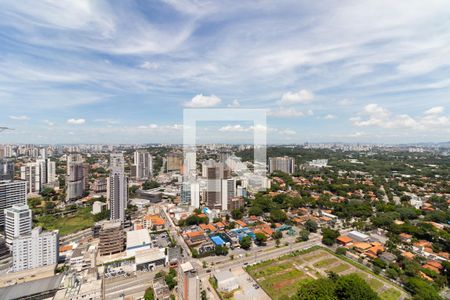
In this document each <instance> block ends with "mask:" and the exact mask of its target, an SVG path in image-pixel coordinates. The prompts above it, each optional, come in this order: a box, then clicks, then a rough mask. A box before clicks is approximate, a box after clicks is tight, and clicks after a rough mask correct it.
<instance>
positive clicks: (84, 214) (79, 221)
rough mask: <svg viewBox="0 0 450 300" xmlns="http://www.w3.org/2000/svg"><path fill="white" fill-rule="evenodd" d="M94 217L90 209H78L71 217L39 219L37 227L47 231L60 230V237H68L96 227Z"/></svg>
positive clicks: (53, 216)
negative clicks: (93, 226)
mask: <svg viewBox="0 0 450 300" xmlns="http://www.w3.org/2000/svg"><path fill="white" fill-rule="evenodd" d="M94 223H95V220H94V215H92V214H91V208H90V207H84V208H80V209H78V210H77V211H76V212H75V213H74V214H72V215H69V216H55V215H45V216H40V217H38V219H37V225H38V226H41V227H42V228H44V229H45V230H55V229H57V230H59V234H60V235H67V234H71V233H74V232H76V231H79V230H83V229H86V228H89V227H91V226H92V225H94Z"/></svg>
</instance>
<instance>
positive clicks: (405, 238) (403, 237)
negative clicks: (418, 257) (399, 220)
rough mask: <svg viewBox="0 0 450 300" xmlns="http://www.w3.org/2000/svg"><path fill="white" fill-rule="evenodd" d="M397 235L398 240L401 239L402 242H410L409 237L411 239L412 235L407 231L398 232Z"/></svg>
mask: <svg viewBox="0 0 450 300" xmlns="http://www.w3.org/2000/svg"><path fill="white" fill-rule="evenodd" d="M399 236H400V240H401V241H402V242H403V243H411V239H412V235H411V234H408V233H400V234H399Z"/></svg>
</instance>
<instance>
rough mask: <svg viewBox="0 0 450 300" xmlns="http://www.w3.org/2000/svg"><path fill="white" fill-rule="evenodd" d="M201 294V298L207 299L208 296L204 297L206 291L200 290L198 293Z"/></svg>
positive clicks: (202, 299)
mask: <svg viewBox="0 0 450 300" xmlns="http://www.w3.org/2000/svg"><path fill="white" fill-rule="evenodd" d="M200 296H201V300H207V299H208V298H207V297H206V291H205V290H202V292H201V293H200Z"/></svg>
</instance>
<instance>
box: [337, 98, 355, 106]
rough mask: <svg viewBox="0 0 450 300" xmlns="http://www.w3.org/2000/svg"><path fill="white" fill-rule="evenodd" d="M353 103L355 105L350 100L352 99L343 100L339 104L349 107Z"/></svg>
mask: <svg viewBox="0 0 450 300" xmlns="http://www.w3.org/2000/svg"><path fill="white" fill-rule="evenodd" d="M352 103H353V101H352V100H350V99H342V100H339V101H338V104H339V105H342V106H347V105H350V104H352Z"/></svg>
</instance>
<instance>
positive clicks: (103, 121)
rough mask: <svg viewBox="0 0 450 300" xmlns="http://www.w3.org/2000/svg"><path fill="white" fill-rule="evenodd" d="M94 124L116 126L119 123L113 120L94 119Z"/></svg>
mask: <svg viewBox="0 0 450 300" xmlns="http://www.w3.org/2000/svg"><path fill="white" fill-rule="evenodd" d="M94 122H98V123H106V124H109V125H114V124H118V123H119V121H118V120H114V119H95V120H94Z"/></svg>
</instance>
